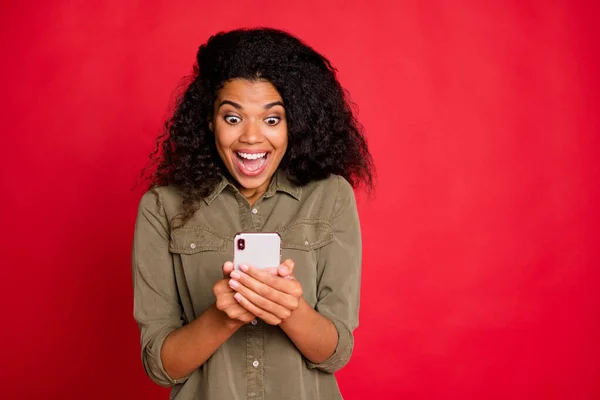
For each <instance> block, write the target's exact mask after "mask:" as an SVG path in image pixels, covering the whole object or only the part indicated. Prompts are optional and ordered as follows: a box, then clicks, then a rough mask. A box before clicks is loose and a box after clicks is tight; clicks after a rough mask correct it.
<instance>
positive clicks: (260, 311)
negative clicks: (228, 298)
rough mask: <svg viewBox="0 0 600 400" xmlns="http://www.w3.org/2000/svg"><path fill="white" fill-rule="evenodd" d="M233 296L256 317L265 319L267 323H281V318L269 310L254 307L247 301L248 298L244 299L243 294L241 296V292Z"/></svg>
mask: <svg viewBox="0 0 600 400" xmlns="http://www.w3.org/2000/svg"><path fill="white" fill-rule="evenodd" d="M234 297H235V299H236V300H237V301H238V303H239V304H240V305H241V306H242V307H244V308H245V309H246V310H248V311H249V312H250V313H252V314H254V315H256V316H257V317H258V318H260V319H262V320H263V321H265V322H266V323H267V324H270V325H279V324H280V323H281V319H279V318H277V317H276V316H275V315H273V314H271V313H270V312H267V311H265V310H263V309H260V308H258V307H256V306H255V305H254V304H252V303H251V302H249V301H248V299H246V298H245V297H244V296H242V294H241V293H236V294H235V296H234Z"/></svg>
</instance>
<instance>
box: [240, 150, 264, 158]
mask: <svg viewBox="0 0 600 400" xmlns="http://www.w3.org/2000/svg"><path fill="white" fill-rule="evenodd" d="M237 155H238V156H240V157H241V158H245V159H246V160H256V159H258V158H263V157H264V156H266V155H267V153H253V154H248V153H241V152H239V151H238V152H237Z"/></svg>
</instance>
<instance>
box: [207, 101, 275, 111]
mask: <svg viewBox="0 0 600 400" xmlns="http://www.w3.org/2000/svg"><path fill="white" fill-rule="evenodd" d="M225 104H229V105H231V106H233V107H235V108H237V109H238V110H241V109H242V108H244V107H242V105H241V104H238V103H236V102H234V101H231V100H223V101H222V102H220V103H219V107H217V109H219V108H221V106H223V105H225ZM275 106H281V107H284V105H283V102H281V101H279V100H278V101H274V102H272V103H268V104H265V107H264V108H265V110H268V109H269V108H273V107H275ZM284 108H285V107H284Z"/></svg>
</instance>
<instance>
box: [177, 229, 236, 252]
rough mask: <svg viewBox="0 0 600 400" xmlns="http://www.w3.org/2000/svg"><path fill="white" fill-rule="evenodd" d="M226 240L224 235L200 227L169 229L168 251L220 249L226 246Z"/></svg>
mask: <svg viewBox="0 0 600 400" xmlns="http://www.w3.org/2000/svg"><path fill="white" fill-rule="evenodd" d="M227 240H228V239H227V238H226V237H224V236H221V235H219V234H217V233H215V232H212V231H210V230H208V229H205V228H201V227H193V228H187V227H186V228H177V229H175V230H173V231H171V241H170V243H169V251H171V253H178V254H195V253H198V252H201V251H222V250H225V249H226V248H227Z"/></svg>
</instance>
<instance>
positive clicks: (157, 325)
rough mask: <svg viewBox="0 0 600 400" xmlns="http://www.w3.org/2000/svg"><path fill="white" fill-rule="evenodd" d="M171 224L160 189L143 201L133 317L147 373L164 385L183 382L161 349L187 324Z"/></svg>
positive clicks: (136, 240)
mask: <svg viewBox="0 0 600 400" xmlns="http://www.w3.org/2000/svg"><path fill="white" fill-rule="evenodd" d="M169 231H170V229H169V223H168V220H167V216H166V214H165V211H164V208H163V206H162V203H161V201H160V196H159V194H158V191H157V190H156V189H154V190H151V191H149V192H147V193H146V194H144V196H143V197H142V199H141V201H140V205H139V209H138V215H137V220H136V224H135V233H134V240H133V254H132V270H133V299H134V301H133V315H134V318H135V320H136V322H137V323H138V326H139V329H140V334H141V338H140V342H141V347H142V362H143V365H144V369H145V371H146V374H148V376H149V377H150V378H151V379H152V380H153V381H154V382H156V383H157V384H159V385H161V386H172V385H174V384H176V383H182V382H184V381H186V380H187V378H188V377H185V378H183V379H177V380H175V379H172V378H171V377H170V376H169V375H168V374H167V372H166V371H165V369H164V367H163V365H162V360H161V358H160V350H161V348H162V345H163V342H164V340H165V339H166V337H167V336H168V335H169V333H171V332H172V331H174V330H175V329H177V328H179V327H180V326H182V325H183V321H182V307H181V303H180V300H179V294H178V291H177V286H176V283H175V273H174V270H173V258H172V255H171V253H170V252H169Z"/></svg>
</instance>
